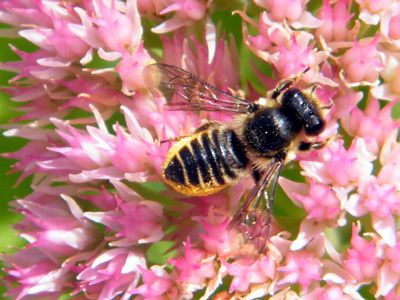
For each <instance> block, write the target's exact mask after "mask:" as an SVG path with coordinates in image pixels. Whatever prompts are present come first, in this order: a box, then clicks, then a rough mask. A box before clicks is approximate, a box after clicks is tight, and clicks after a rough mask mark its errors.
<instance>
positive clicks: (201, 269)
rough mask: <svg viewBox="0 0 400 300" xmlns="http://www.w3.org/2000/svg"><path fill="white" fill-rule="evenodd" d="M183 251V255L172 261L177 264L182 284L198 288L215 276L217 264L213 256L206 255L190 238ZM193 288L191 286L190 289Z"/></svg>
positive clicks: (174, 264) (171, 261)
mask: <svg viewBox="0 0 400 300" xmlns="http://www.w3.org/2000/svg"><path fill="white" fill-rule="evenodd" d="M183 251H184V253H183V256H182V257H180V258H177V259H172V260H170V263H171V264H172V265H173V266H175V268H176V272H177V274H178V277H177V279H178V280H179V281H180V283H181V284H182V283H183V284H184V285H188V286H193V288H194V289H197V288H198V286H199V287H201V286H203V285H204V284H205V282H206V280H207V279H209V278H212V277H214V275H215V267H216V266H215V265H214V262H213V259H212V257H206V253H205V252H204V251H203V250H200V249H195V248H193V247H192V245H191V243H190V240H187V241H186V243H185V247H184V249H183ZM193 288H190V287H189V290H192V289H193Z"/></svg>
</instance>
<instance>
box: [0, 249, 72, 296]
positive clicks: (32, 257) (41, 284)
mask: <svg viewBox="0 0 400 300" xmlns="http://www.w3.org/2000/svg"><path fill="white" fill-rule="evenodd" d="M1 258H2V260H3V259H4V260H5V261H7V264H6V265H5V269H4V270H5V271H6V272H7V273H8V275H7V277H6V278H5V280H6V282H9V284H7V286H6V287H7V288H8V290H9V292H8V293H7V296H9V297H12V298H13V299H16V300H20V299H24V298H37V299H39V298H40V297H41V295H44V294H46V295H48V296H49V297H53V298H54V299H56V298H57V295H59V294H60V293H61V292H62V291H63V290H64V289H66V288H67V287H68V286H69V284H68V282H69V281H70V280H71V275H72V274H71V273H70V272H69V271H68V270H67V269H66V268H61V266H57V264H56V263H54V261H53V260H52V259H51V257H48V256H47V255H46V254H44V253H42V252H41V251H39V250H38V249H36V248H27V249H24V250H21V251H20V252H18V253H17V254H15V255H13V256H5V255H2V257H1ZM11 283H13V284H15V283H18V284H19V286H18V287H17V288H15V287H14V286H13V285H12V284H11Z"/></svg>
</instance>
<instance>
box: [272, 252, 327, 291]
mask: <svg viewBox="0 0 400 300" xmlns="http://www.w3.org/2000/svg"><path fill="white" fill-rule="evenodd" d="M321 267H322V264H321V261H320V260H319V258H317V257H315V256H314V255H313V253H308V252H305V251H297V252H291V253H289V254H288V256H287V257H286V260H285V262H284V264H283V265H282V266H281V267H279V271H280V272H281V273H282V277H283V278H282V279H281V280H280V281H278V284H288V283H289V284H293V283H299V284H300V286H301V288H302V289H303V290H305V291H306V290H307V289H308V288H309V287H310V285H311V284H312V283H313V282H317V281H319V280H321V277H322V276H321V275H322V272H321V271H322V270H321Z"/></svg>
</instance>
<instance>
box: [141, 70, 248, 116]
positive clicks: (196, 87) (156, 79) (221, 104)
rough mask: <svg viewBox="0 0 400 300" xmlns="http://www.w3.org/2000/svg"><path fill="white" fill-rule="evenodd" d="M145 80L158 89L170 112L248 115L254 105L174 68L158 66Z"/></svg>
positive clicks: (148, 71) (146, 75) (147, 71)
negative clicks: (211, 112)
mask: <svg viewBox="0 0 400 300" xmlns="http://www.w3.org/2000/svg"><path fill="white" fill-rule="evenodd" d="M144 74H145V75H144V76H145V80H147V81H148V83H149V86H151V87H154V88H158V89H159V90H160V91H161V92H162V93H163V95H164V96H165V97H166V99H167V101H168V105H167V109H170V110H192V111H193V110H205V111H224V112H233V113H247V112H248V108H249V105H250V103H249V102H247V101H246V100H243V99H241V98H239V97H235V96H233V95H230V94H228V93H227V92H224V91H222V90H220V89H219V88H217V87H215V86H212V85H211V84H209V83H207V82H205V81H204V80H201V79H200V78H198V77H197V76H195V75H193V74H191V73H189V72H187V71H185V70H183V69H181V68H178V67H175V66H172V65H167V64H162V63H156V64H151V65H149V66H147V67H146V69H145V71H144Z"/></svg>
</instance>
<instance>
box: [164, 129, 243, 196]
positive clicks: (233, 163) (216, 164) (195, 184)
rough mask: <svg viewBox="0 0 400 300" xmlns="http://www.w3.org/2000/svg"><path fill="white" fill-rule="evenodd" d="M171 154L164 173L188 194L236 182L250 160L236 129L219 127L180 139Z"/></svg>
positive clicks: (196, 193)
mask: <svg viewBox="0 0 400 300" xmlns="http://www.w3.org/2000/svg"><path fill="white" fill-rule="evenodd" d="M168 156H169V159H167V160H166V162H165V165H164V171H163V175H164V177H165V179H166V181H167V183H169V184H170V185H171V186H172V187H174V188H175V189H176V190H177V191H179V192H181V193H184V194H187V195H209V194H213V193H216V192H217V191H219V190H221V189H223V188H224V187H225V186H227V185H229V184H231V183H232V182H234V181H235V180H236V178H237V177H238V176H239V175H240V174H241V173H242V172H243V170H244V169H245V168H246V166H247V164H248V158H247V157H246V155H245V152H244V150H243V147H242V144H241V143H240V141H239V139H238V138H237V136H236V134H235V132H234V131H233V130H231V129H226V128H220V127H219V128H213V129H211V130H205V131H201V132H199V133H197V134H194V135H193V136H191V137H188V138H184V139H182V140H180V141H179V142H177V144H175V145H174V146H173V147H172V148H171V150H170V154H169V155H168Z"/></svg>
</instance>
